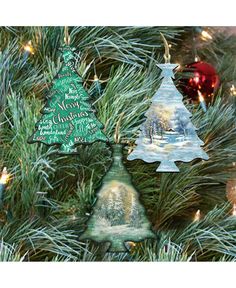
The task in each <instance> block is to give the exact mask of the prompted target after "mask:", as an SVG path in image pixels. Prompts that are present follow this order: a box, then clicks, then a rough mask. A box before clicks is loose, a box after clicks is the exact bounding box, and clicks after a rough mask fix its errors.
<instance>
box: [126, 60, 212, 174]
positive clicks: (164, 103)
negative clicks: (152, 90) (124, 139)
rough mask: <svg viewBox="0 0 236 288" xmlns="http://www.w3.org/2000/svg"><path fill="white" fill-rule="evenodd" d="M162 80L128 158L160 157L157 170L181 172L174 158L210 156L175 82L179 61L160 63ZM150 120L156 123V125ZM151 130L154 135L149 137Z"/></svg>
mask: <svg viewBox="0 0 236 288" xmlns="http://www.w3.org/2000/svg"><path fill="white" fill-rule="evenodd" d="M157 66H158V67H159V68H160V69H161V70H162V72H161V76H160V77H161V79H162V83H161V85H160V88H159V89H158V91H157V92H156V94H155V95H154V97H153V98H152V104H151V106H150V108H149V110H148V111H147V112H146V114H145V116H146V117H147V119H146V121H145V122H144V123H143V125H142V126H141V131H140V135H139V138H138V139H137V140H136V142H135V143H136V144H137V146H136V148H135V149H134V150H133V151H132V152H131V154H130V155H129V156H128V160H134V159H142V160H143V161H145V162H148V163H152V162H156V161H160V162H161V164H160V166H159V167H158V168H157V170H156V171H158V172H179V169H178V167H177V166H176V165H175V163H174V162H175V161H183V162H189V161H192V160H193V159H195V158H201V159H205V160H207V159H208V156H207V154H206V153H205V152H204V151H203V150H202V148H201V147H200V146H201V145H203V142H202V141H201V140H200V139H199V138H198V136H197V133H196V130H197V129H196V128H195V127H194V125H193V124H192V123H191V120H190V117H191V113H190V112H189V111H188V110H187V108H186V107H185V106H184V104H183V102H182V100H183V96H182V95H181V93H180V92H179V91H178V90H177V88H176V87H175V84H174V82H173V79H174V69H175V68H176V67H177V66H178V65H176V64H170V63H166V64H159V65H157ZM146 122H147V123H155V127H153V129H150V128H148V129H149V130H148V131H146V129H147V127H148V126H149V124H148V125H146ZM150 131H152V135H151V136H149V137H147V135H149V134H150Z"/></svg>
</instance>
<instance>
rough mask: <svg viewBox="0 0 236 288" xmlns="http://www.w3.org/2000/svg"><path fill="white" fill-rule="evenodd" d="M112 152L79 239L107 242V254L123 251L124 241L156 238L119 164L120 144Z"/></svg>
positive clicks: (128, 176)
mask: <svg viewBox="0 0 236 288" xmlns="http://www.w3.org/2000/svg"><path fill="white" fill-rule="evenodd" d="M113 151H114V152H113V163H112V166H111V168H110V169H109V171H108V172H107V174H106V176H105V177H104V179H103V185H102V187H101V189H100V190H99V192H98V195H97V197H98V200H97V202H96V204H95V207H94V209H93V210H94V211H93V214H92V216H91V218H90V219H89V221H88V223H87V225H88V228H87V229H86V231H85V232H84V233H83V234H82V236H81V237H80V239H90V240H94V241H97V242H110V243H111V246H110V248H109V252H124V251H126V247H125V242H129V241H134V242H139V241H143V240H144V239H145V238H155V236H154V234H153V233H152V232H151V230H150V223H149V222H148V220H147V218H146V216H145V212H144V208H143V207H142V205H141V204H140V203H139V199H138V193H137V192H136V190H135V189H134V187H133V186H132V184H131V179H130V175H129V174H128V172H127V171H126V170H125V167H124V165H123V163H122V145H120V144H115V145H113Z"/></svg>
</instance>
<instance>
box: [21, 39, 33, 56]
mask: <svg viewBox="0 0 236 288" xmlns="http://www.w3.org/2000/svg"><path fill="white" fill-rule="evenodd" d="M23 48H24V50H25V51H26V52H29V53H30V54H32V55H34V47H33V45H32V42H31V40H30V41H29V42H28V43H27V44H26V45H24V46H23Z"/></svg>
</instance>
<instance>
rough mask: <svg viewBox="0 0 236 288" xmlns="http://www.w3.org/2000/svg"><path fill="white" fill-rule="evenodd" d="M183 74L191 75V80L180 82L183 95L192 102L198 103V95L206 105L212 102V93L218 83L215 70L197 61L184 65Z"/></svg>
mask: <svg viewBox="0 0 236 288" xmlns="http://www.w3.org/2000/svg"><path fill="white" fill-rule="evenodd" d="M183 72H190V73H193V76H192V77H191V78H188V79H182V80H181V81H180V86H181V89H182V90H183V93H184V94H186V95H188V97H189V99H190V100H192V101H193V102H198V103H199V95H202V97H204V100H205V102H206V103H207V104H208V103H209V102H212V101H213V97H214V92H215V91H216V89H217V88H218V87H219V83H220V80H219V76H218V75H217V73H216V70H215V68H214V67H213V66H212V65H210V64H208V63H206V62H203V61H199V62H194V63H191V64H188V65H186V66H185V68H184V70H183ZM199 92H200V93H199Z"/></svg>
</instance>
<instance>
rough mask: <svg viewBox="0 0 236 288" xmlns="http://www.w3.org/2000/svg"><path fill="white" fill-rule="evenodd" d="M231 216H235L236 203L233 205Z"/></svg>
mask: <svg viewBox="0 0 236 288" xmlns="http://www.w3.org/2000/svg"><path fill="white" fill-rule="evenodd" d="M232 216H236V203H234V205H233V211H232Z"/></svg>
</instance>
